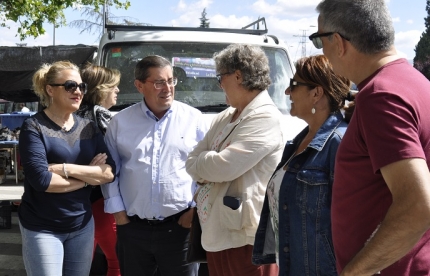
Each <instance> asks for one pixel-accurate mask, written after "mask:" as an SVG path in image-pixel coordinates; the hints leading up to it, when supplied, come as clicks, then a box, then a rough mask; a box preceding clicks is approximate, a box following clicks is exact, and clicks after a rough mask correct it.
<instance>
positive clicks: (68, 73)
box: [18, 61, 115, 276]
mask: <svg viewBox="0 0 430 276" xmlns="http://www.w3.org/2000/svg"><path fill="white" fill-rule="evenodd" d="M33 86H34V90H35V92H36V94H37V95H38V96H39V97H40V101H41V103H42V104H43V105H44V106H46V108H45V109H44V110H43V111H41V112H38V113H37V114H35V115H34V116H32V117H30V118H28V119H26V120H25V121H24V123H23V125H22V128H21V134H20V141H19V148H20V154H21V160H22V164H23V167H24V173H25V181H24V194H23V196H22V203H21V205H20V208H19V211H18V213H19V220H20V228H21V234H22V247H23V248H22V251H23V259H24V264H25V269H26V271H27V275H43V276H48V275H49V276H51V275H52V276H58V275H73V276H82V275H88V274H89V272H90V267H91V259H92V251H93V243H92V240H93V239H94V221H93V218H92V212H91V203H90V199H89V197H90V193H91V190H92V189H91V186H93V185H101V184H104V183H108V182H111V181H112V180H113V179H114V174H113V173H112V171H114V170H115V163H114V162H113V160H112V158H111V157H110V154H109V152H108V149H107V148H106V145H105V143H104V140H103V135H102V133H101V132H100V130H99V129H98V127H97V126H96V125H95V124H94V123H93V122H91V121H90V120H87V119H83V118H80V117H78V116H76V115H75V114H73V112H74V111H76V110H78V108H79V105H80V104H81V101H82V97H83V96H84V94H85V93H86V90H87V85H86V84H85V83H83V82H82V80H81V77H80V74H79V69H78V67H77V66H76V65H74V64H73V63H70V62H68V61H59V62H55V63H53V64H52V65H48V64H45V65H43V66H42V67H41V68H40V69H39V70H38V71H37V72H36V73H35V75H34V76H33Z"/></svg>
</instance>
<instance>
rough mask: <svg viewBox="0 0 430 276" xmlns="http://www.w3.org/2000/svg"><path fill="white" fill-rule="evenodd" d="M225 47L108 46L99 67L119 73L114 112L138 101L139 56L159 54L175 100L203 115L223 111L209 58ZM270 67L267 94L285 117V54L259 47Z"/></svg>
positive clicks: (287, 74)
mask: <svg viewBox="0 0 430 276" xmlns="http://www.w3.org/2000/svg"><path fill="white" fill-rule="evenodd" d="M227 46H228V45H227V44H221V43H218V44H213V43H201V42H199V43H189V42H184V43H178V42H175V43H168V42H165V43H129V42H128V43H126V44H125V43H124V44H121V43H115V44H114V43H112V44H108V45H106V46H105V48H104V49H103V60H102V61H101V64H102V65H104V66H106V67H109V68H115V69H118V70H119V71H120V72H121V83H120V85H119V89H120V91H121V92H120V93H119V94H118V100H117V105H116V106H114V107H112V108H111V110H113V111H117V110H121V109H122V108H124V107H126V106H129V105H131V104H134V103H136V102H139V101H141V100H142V95H141V94H139V92H137V90H136V88H135V87H134V67H135V65H136V63H137V62H138V61H139V60H141V59H142V58H143V57H145V56H148V55H160V56H163V57H165V58H167V59H168V60H170V61H171V63H172V65H173V74H174V76H175V77H176V78H178V84H177V85H176V87H175V100H178V101H181V102H184V103H186V104H188V105H191V106H194V107H196V108H198V109H200V110H201V111H202V112H204V113H218V112H220V111H222V110H223V109H225V108H226V107H227V105H226V104H225V94H224V92H223V91H222V89H221V88H220V87H219V84H218V81H217V79H216V77H215V75H216V71H215V62H214V60H213V59H212V56H213V54H214V53H215V52H219V51H221V50H222V49H224V48H225V47H227ZM263 49H264V51H265V53H266V55H267V57H268V59H269V65H270V78H271V80H272V84H271V85H270V87H269V89H268V91H269V94H270V96H271V97H272V99H273V101H274V102H275V104H276V105H277V106H278V108H279V110H280V111H281V112H282V113H283V114H289V111H290V102H289V100H288V97H287V96H285V94H284V92H285V89H286V88H287V87H288V83H289V79H290V78H292V77H293V73H292V68H291V65H290V64H291V63H290V62H289V60H288V55H287V53H286V52H285V50H284V49H282V48H274V47H271V48H269V47H263Z"/></svg>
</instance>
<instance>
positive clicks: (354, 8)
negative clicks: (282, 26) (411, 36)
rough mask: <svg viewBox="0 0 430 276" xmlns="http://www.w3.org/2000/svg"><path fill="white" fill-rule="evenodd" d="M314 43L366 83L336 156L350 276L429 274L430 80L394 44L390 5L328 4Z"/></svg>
mask: <svg viewBox="0 0 430 276" xmlns="http://www.w3.org/2000/svg"><path fill="white" fill-rule="evenodd" d="M317 10H318V12H319V13H320V16H319V18H318V32H317V33H315V34H313V35H311V36H310V37H309V38H310V39H311V40H312V42H313V43H314V45H315V46H316V47H317V48H323V52H324V54H325V55H326V56H327V57H328V58H329V60H330V62H331V63H332V64H333V67H334V70H335V71H336V72H337V73H339V74H342V75H344V76H346V77H348V78H349V79H350V80H351V81H353V82H354V83H356V84H358V88H359V90H360V92H359V93H358V95H357V96H356V100H355V102H356V106H355V111H354V114H353V116H352V119H351V122H350V125H349V127H348V130H347V131H346V134H345V136H344V138H343V139H342V142H341V144H340V147H339V149H338V153H337V158H336V167H335V175H334V185H333V201H332V224H333V226H332V229H333V243H334V248H335V254H336V260H337V269H338V271H339V273H340V274H341V275H354V276H355V275H374V274H377V273H380V275H390V276H395V275H405V276H406V275H430V231H429V228H430V173H429V165H430V108H429V107H428V105H429V104H430V82H429V81H428V80H427V79H426V78H425V77H424V76H423V75H422V74H421V73H419V72H418V71H416V70H415V69H414V68H413V67H412V66H411V65H409V64H408V62H407V61H406V60H405V59H401V58H399V56H398V55H397V53H396V50H395V48H394V46H393V43H394V29H393V24H392V20H391V17H390V15H389V12H388V9H387V6H386V4H385V1H384V0H354V1H351V0H323V1H322V2H321V3H320V4H319V5H318V7H317Z"/></svg>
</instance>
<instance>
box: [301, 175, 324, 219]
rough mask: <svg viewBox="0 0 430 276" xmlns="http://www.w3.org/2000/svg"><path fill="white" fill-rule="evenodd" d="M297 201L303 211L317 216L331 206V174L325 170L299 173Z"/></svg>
mask: <svg viewBox="0 0 430 276" xmlns="http://www.w3.org/2000/svg"><path fill="white" fill-rule="evenodd" d="M296 179H297V186H296V199H297V203H298V205H299V206H300V208H301V209H302V210H305V211H306V212H307V213H308V214H311V215H315V216H316V215H317V213H321V211H323V210H324V209H326V208H329V207H330V205H331V186H330V185H329V183H330V181H329V180H330V173H329V172H328V171H325V170H323V169H318V168H312V169H303V170H301V171H299V172H298V173H297V177H296Z"/></svg>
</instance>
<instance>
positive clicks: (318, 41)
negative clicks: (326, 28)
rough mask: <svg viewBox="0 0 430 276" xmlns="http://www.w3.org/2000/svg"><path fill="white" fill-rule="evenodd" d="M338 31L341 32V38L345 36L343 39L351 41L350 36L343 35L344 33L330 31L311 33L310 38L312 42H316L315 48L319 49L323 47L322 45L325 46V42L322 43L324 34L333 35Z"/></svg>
mask: <svg viewBox="0 0 430 276" xmlns="http://www.w3.org/2000/svg"><path fill="white" fill-rule="evenodd" d="M336 33H337V34H339V35H340V37H341V38H343V39H345V40H347V41H349V38H347V37H345V36H343V35H342V34H340V33H339V32H328V33H321V34H319V33H318V32H316V33H313V34H311V35H310V36H309V39H310V40H311V41H312V43H313V44H314V46H315V48H317V49H322V47H323V43H322V40H321V37H324V36H331V35H333V34H336Z"/></svg>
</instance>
